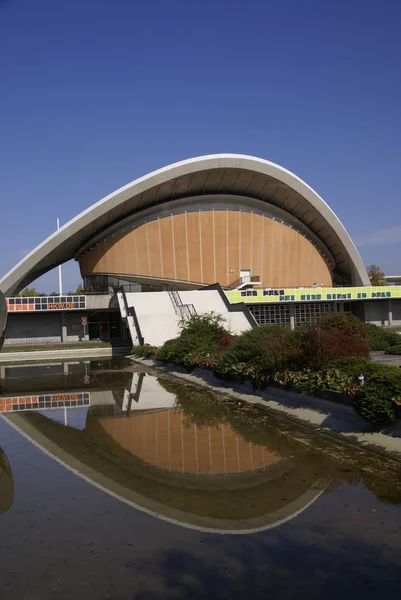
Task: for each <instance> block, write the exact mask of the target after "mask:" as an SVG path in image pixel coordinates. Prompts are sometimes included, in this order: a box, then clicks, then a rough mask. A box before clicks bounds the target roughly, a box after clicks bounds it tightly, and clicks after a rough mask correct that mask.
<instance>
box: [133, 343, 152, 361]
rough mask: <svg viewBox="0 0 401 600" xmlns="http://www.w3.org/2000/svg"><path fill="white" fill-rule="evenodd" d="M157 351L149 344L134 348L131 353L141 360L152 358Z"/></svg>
mask: <svg viewBox="0 0 401 600" xmlns="http://www.w3.org/2000/svg"><path fill="white" fill-rule="evenodd" d="M156 351H157V348H156V347H155V346H151V345H150V344H144V345H143V346H134V347H133V348H132V350H131V353H132V354H133V355H134V356H139V357H142V358H149V356H153V355H154V354H155V353H156Z"/></svg>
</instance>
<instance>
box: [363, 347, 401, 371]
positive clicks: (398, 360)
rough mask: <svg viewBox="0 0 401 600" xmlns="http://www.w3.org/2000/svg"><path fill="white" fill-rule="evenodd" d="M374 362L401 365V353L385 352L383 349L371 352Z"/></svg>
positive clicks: (394, 365)
mask: <svg viewBox="0 0 401 600" xmlns="http://www.w3.org/2000/svg"><path fill="white" fill-rule="evenodd" d="M370 355H371V357H372V361H373V362H378V363H382V364H383V365H392V366H393V367H401V356H400V355H399V354H385V353H384V352H383V351H382V350H381V351H379V352H371V353H370Z"/></svg>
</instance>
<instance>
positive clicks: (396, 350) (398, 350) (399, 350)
mask: <svg viewBox="0 0 401 600" xmlns="http://www.w3.org/2000/svg"><path fill="white" fill-rule="evenodd" d="M398 337H401V336H398ZM386 354H401V342H400V343H399V344H395V346H391V347H390V348H388V349H387V350H386Z"/></svg>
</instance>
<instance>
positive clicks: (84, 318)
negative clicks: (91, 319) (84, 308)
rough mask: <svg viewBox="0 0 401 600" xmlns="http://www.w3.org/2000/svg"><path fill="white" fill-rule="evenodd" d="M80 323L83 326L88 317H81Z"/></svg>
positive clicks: (86, 322)
mask: <svg viewBox="0 0 401 600" xmlns="http://www.w3.org/2000/svg"><path fill="white" fill-rule="evenodd" d="M81 323H82V325H83V326H84V327H85V325H87V324H88V317H81Z"/></svg>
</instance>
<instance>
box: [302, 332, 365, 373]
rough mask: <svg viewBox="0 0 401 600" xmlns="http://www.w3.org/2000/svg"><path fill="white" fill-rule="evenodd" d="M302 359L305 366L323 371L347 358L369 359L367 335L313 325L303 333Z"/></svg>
mask: <svg viewBox="0 0 401 600" xmlns="http://www.w3.org/2000/svg"><path fill="white" fill-rule="evenodd" d="M301 346H302V357H303V363H304V365H305V366H309V367H311V368H312V369H322V368H323V367H325V366H326V365H327V364H328V363H329V362H330V361H332V360H335V359H338V358H342V357H345V356H360V357H362V358H368V357H369V348H368V344H367V338H366V335H364V336H361V335H359V333H357V334H355V335H354V334H352V333H346V332H345V331H344V330H342V329H332V328H330V327H328V328H323V327H322V326H321V323H318V324H316V325H312V326H311V327H308V328H307V329H305V330H304V331H303V333H302V344H301Z"/></svg>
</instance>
